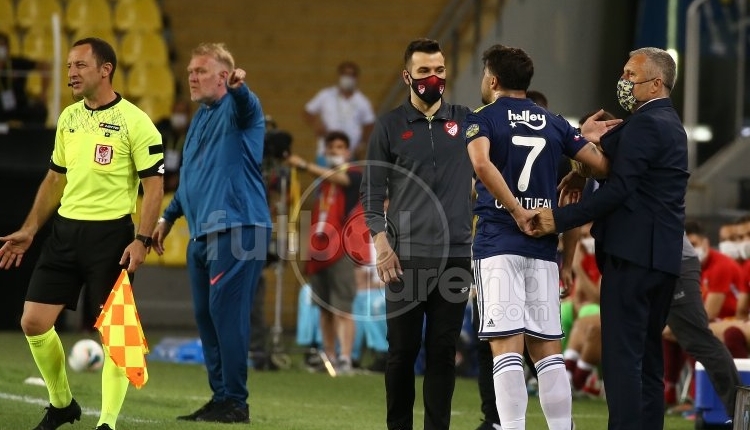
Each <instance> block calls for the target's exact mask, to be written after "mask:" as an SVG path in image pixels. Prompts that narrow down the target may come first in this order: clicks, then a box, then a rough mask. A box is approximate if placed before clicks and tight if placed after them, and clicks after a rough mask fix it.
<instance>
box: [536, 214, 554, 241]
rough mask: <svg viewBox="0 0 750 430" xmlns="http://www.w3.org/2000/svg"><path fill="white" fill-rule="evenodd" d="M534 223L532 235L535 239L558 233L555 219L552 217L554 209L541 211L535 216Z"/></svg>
mask: <svg viewBox="0 0 750 430" xmlns="http://www.w3.org/2000/svg"><path fill="white" fill-rule="evenodd" d="M532 223H533V228H532V230H531V235H532V236H534V237H541V236H546V235H548V234H553V233H555V232H556V231H557V230H556V228H555V218H554V217H553V216H552V209H549V208H544V209H541V210H539V212H538V213H537V214H536V215H535V216H534V219H533V220H532Z"/></svg>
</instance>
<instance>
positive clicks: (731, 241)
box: [719, 218, 750, 321]
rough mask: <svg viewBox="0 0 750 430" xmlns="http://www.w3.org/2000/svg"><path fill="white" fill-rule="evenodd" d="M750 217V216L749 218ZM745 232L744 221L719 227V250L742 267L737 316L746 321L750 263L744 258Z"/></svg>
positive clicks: (738, 288) (748, 310)
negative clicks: (743, 235)
mask: <svg viewBox="0 0 750 430" xmlns="http://www.w3.org/2000/svg"><path fill="white" fill-rule="evenodd" d="M749 219H750V218H749ZM740 232H742V233H744V228H743V226H742V223H741V222H740V221H739V220H738V221H733V222H726V223H724V224H722V225H721V226H720V227H719V252H721V253H722V254H724V255H726V256H727V257H729V258H731V259H732V260H734V261H736V262H737V264H739V265H740V268H741V269H742V278H743V279H742V282H740V284H739V285H737V313H736V315H735V318H736V319H738V320H742V321H745V320H747V319H748V316H750V315H748V313H749V312H750V294H748V293H750V277H748V276H750V265H749V264H747V263H746V260H745V259H743V258H742V253H741V248H742V238H741V235H740Z"/></svg>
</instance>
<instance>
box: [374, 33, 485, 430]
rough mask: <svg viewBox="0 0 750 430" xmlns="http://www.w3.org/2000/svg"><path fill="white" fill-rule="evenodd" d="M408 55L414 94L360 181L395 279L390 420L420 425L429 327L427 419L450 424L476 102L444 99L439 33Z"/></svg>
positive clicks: (381, 138) (383, 130) (380, 260)
mask: <svg viewBox="0 0 750 430" xmlns="http://www.w3.org/2000/svg"><path fill="white" fill-rule="evenodd" d="M404 63H405V67H404V70H403V71H402V77H403V80H404V83H405V84H407V85H408V86H409V87H410V92H409V98H408V99H407V100H406V101H405V102H404V104H402V105H401V106H399V107H397V108H396V109H394V110H392V111H391V112H388V113H387V114H385V115H384V116H383V117H381V118H379V120H378V121H377V122H376V124H375V130H374V132H373V134H372V136H371V138H370V142H369V145H368V148H367V157H366V160H367V161H366V163H367V166H366V168H365V172H364V178H363V181H362V188H361V191H362V203H363V204H364V209H365V216H366V219H367V225H368V227H369V229H370V232H371V234H372V236H373V238H374V241H375V251H376V258H377V270H378V275H379V276H380V278H381V279H382V280H383V282H385V283H386V284H387V288H386V311H387V318H388V319H387V324H388V342H389V348H388V359H387V360H388V364H387V368H386V374H385V386H386V398H387V425H388V429H389V430H396V429H411V428H412V427H413V407H414V361H415V359H416V358H417V354H418V353H419V349H420V345H421V344H422V336H423V327H424V346H425V352H426V369H425V375H424V385H423V393H424V408H425V417H424V428H425V430H435V429H448V427H449V425H450V414H451V399H452V397H453V388H454V386H455V354H456V341H457V339H458V336H459V333H460V331H461V323H462V319H463V313H464V309H465V306H466V301H467V299H468V292H469V285H470V281H471V276H470V274H471V272H470V270H471V260H470V257H471V201H470V200H471V185H472V184H471V180H472V172H473V171H472V167H471V162H470V161H469V157H468V154H467V152H466V147H465V146H464V144H463V133H462V132H461V124H462V123H463V121H464V118H465V117H466V115H467V113H468V112H469V110H468V109H467V108H466V107H464V106H454V105H450V104H448V103H447V102H445V101H444V100H443V99H442V94H443V91H444V90H445V76H446V70H445V59H444V57H443V54H442V52H441V51H440V45H439V44H438V43H437V42H436V41H434V40H428V39H418V40H414V41H412V42H411V43H410V44H409V45H408V47H407V48H406V52H405V55H404ZM386 199H388V201H389V204H388V210H387V212H388V216H387V219H386V213H385V212H386V211H385V201H386Z"/></svg>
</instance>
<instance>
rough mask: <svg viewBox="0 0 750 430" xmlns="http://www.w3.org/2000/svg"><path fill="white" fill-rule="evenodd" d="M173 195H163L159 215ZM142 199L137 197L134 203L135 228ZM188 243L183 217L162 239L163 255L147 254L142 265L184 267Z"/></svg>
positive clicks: (187, 232)
mask: <svg viewBox="0 0 750 430" xmlns="http://www.w3.org/2000/svg"><path fill="white" fill-rule="evenodd" d="M172 197H174V193H164V198H163V199H162V203H161V210H160V211H159V213H162V212H164V209H166V208H167V206H169V203H170V202H171V201H172ZM142 200H143V198H142V197H141V196H138V201H137V202H136V208H137V211H136V213H135V214H134V215H133V223H134V224H135V225H136V226H137V225H138V222H139V221H140V219H139V215H140V212H139V211H140V210H141V207H142V206H141V202H142ZM189 242H190V230H189V229H188V225H187V221H186V220H185V217H180V218H178V219H177V221H175V223H174V225H173V226H172V230H171V231H170V232H169V235H168V236H167V238H166V239H164V255H161V256H159V255H156V252H153V251H152V252H149V253H148V255H146V260H145V261H144V264H146V265H151V266H176V267H184V266H185V265H186V264H187V261H186V259H185V254H186V252H187V246H188V243H189Z"/></svg>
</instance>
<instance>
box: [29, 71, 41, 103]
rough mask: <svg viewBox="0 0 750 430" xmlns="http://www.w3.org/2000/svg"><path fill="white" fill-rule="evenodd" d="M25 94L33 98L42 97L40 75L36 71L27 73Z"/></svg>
mask: <svg viewBox="0 0 750 430" xmlns="http://www.w3.org/2000/svg"><path fill="white" fill-rule="evenodd" d="M26 94H27V95H29V96H30V97H33V98H37V97H39V96H41V95H42V73H41V72H39V71H38V70H31V71H29V75H28V76H27V77H26Z"/></svg>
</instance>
